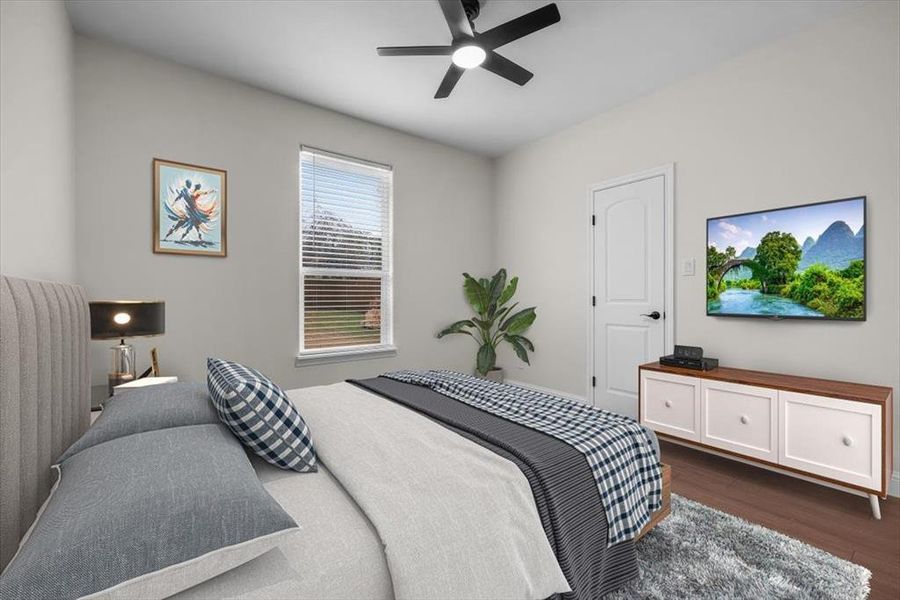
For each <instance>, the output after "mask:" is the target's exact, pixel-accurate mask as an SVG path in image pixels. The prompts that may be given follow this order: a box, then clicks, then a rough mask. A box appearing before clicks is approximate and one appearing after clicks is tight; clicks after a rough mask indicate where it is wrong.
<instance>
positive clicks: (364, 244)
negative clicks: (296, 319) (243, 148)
mask: <svg viewBox="0 0 900 600" xmlns="http://www.w3.org/2000/svg"><path fill="white" fill-rule="evenodd" d="M392 188H393V174H392V171H391V168H390V167H387V166H384V165H378V164H374V163H370V162H366V161H362V160H357V159H353V158H349V157H346V156H340V155H337V154H332V153H329V152H324V151H322V150H316V149H313V148H307V147H305V146H304V147H303V148H301V150H300V221H301V222H300V354H299V356H298V357H297V360H298V362H300V361H304V360H316V359H331V358H340V357H345V356H354V355H357V354H360V353H379V352H381V353H387V352H391V351H393V349H394V348H393V346H392V343H393V339H392V329H391V196H392Z"/></svg>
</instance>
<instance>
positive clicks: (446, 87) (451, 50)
mask: <svg viewBox="0 0 900 600" xmlns="http://www.w3.org/2000/svg"><path fill="white" fill-rule="evenodd" d="M438 4H440V5H441V11H443V13H444V18H445V19H446V20H447V25H448V26H449V27H450V33H451V34H452V35H453V43H452V44H450V45H449V46H382V47H380V48H378V49H377V51H378V55H379V56H449V57H450V60H451V61H452V64H451V65H450V68H449V69H447V74H446V75H444V79H443V81H441V85H440V86H439V87H438V90H437V92H436V93H435V95H434V97H435V98H446V97H447V96H449V95H450V92H451V91H453V87H454V86H455V85H456V82H457V81H459V78H460V77H462V74H463V72H464V71H465V70H466V69H474V68H475V67H481V68H482V69H487V70H488V71H490V72H491V73H494V74H496V75H499V76H500V77H503V78H504V79H508V80H510V81H512V82H513V83H517V84H518V85H525V84H526V83H528V81H529V80H530V79H531V78H532V77H534V73H532V72H531V71H529V70H527V69H524V68H522V67H520V66H519V65H517V64H516V63H514V62H513V61H511V60H509V59H507V58H504V57H502V56H500V55H499V54H497V52H495V50H496V49H497V48H499V47H500V46H503V45H504V44H508V43H510V42H512V41H514V40H517V39H519V38H522V37H525V36H526V35H529V34H531V33H534V32H535V31H539V30H541V29H543V28H544V27H549V26H550V25H553V24H554V23H558V22H559V9H557V8H556V4H548V5H547V6H544V7H542V8H539V9H537V10H534V11H531V12H530V13H528V14H526V15H522V16H521V17H518V18H516V19H513V20H512V21H507V22H506V23H504V24H503V25H498V26H497V27H494V28H493V29H489V30H487V31H485V32H482V33H478V32H476V31H475V18H476V17H478V13H479V12H480V10H481V3H480V2H479V0H438Z"/></svg>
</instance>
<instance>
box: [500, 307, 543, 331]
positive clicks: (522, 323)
mask: <svg viewBox="0 0 900 600" xmlns="http://www.w3.org/2000/svg"><path fill="white" fill-rule="evenodd" d="M536 318H537V314H536V313H535V312H534V307H533V306H532V307H529V308H525V309H523V310H520V311H519V312H517V313H515V314H514V315H512V316H510V317H508V318H507V319H506V321H504V322H503V323H502V324H501V325H500V329H501V330H502V331H505V332H506V333H508V334H510V335H519V334H520V333H524V332H525V330H526V329H528V328H529V327H531V324H532V323H534V320H535V319H536Z"/></svg>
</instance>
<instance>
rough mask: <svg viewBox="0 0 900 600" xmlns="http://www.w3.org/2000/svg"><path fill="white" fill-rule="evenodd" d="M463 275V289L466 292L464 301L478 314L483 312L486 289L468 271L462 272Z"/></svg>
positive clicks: (486, 303) (486, 301)
mask: <svg viewBox="0 0 900 600" xmlns="http://www.w3.org/2000/svg"><path fill="white" fill-rule="evenodd" d="M463 277H465V283H463V290H464V291H465V293H466V301H467V302H468V303H469V305H470V306H471V307H472V310H474V311H475V312H477V313H478V314H479V315H481V314H484V313H485V312H487V305H488V297H487V290H486V289H485V288H484V286H483V285H482V284H481V283H479V282H478V280H476V279H475V278H474V277H472V276H471V275H469V274H468V273H463ZM485 281H486V280H485Z"/></svg>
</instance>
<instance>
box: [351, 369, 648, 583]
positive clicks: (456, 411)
mask: <svg viewBox="0 0 900 600" xmlns="http://www.w3.org/2000/svg"><path fill="white" fill-rule="evenodd" d="M351 383H354V384H355V385H358V386H360V387H363V388H365V389H367V390H370V391H372V392H375V393H377V394H379V395H381V396H383V397H385V398H388V399H390V400H393V401H394V402H397V403H399V404H402V405H403V406H406V407H408V408H411V409H413V410H416V411H418V412H420V413H422V414H424V415H426V416H428V417H430V418H431V419H433V420H435V421H437V422H439V423H440V424H442V425H443V426H445V427H447V428H449V429H452V430H453V431H456V432H457V433H459V434H460V435H462V436H463V437H466V438H468V439H470V440H472V441H474V442H476V443H478V444H479V445H481V446H483V447H485V448H487V449H489V450H491V451H492V452H495V453H497V454H498V455H500V456H503V457H505V458H507V459H509V460H510V461H512V462H513V463H515V464H516V465H517V466H518V467H519V468H520V469H521V471H522V473H524V475H525V476H526V477H527V479H528V482H529V484H530V486H531V490H532V493H533V495H534V499H535V503H536V505H537V507H538V512H539V514H540V517H541V523H542V525H543V527H544V531H545V533H546V535H547V539H548V540H549V541H550V545H551V546H552V548H553V551H554V553H555V554H556V558H557V560H558V562H559V565H560V567H561V568H562V570H563V573H564V574H565V576H566V579H567V580H568V582H569V585H570V587H571V588H572V593H571V594H566V595H565V597H570V598H583V599H589V598H599V597H601V596H603V595H604V594H606V593H608V592H610V591H612V590H615V589H616V588H618V587H620V586H622V585H623V584H624V583H626V582H627V581H629V580H630V579H632V578H634V577H635V576H637V574H638V566H637V556H636V553H635V548H634V543H633V542H632V541H627V542H622V543H620V544H617V545H614V546H612V547H610V548H607V544H606V540H607V522H606V514H605V511H604V508H603V504H602V501H601V498H600V495H599V493H598V491H597V486H596V484H595V482H594V477H593V474H592V472H591V469H590V466H589V465H588V463H587V461H586V460H585V458H584V456H583V455H582V454H581V453H580V452H579V451H578V450H576V449H575V448H573V447H571V446H570V445H568V444H566V443H565V442H562V441H560V440H557V439H555V438H553V437H550V436H548V435H546V434H543V433H541V432H538V431H535V430H533V429H530V428H528V427H525V426H523V425H519V424H517V423H513V422H511V421H507V420H505V419H502V418H500V417H497V416H494V415H492V414H490V413H487V412H484V411H482V410H479V409H477V408H474V407H472V406H469V405H467V404H464V403H462V402H458V401H456V400H454V399H452V398H449V397H447V396H444V395H442V394H439V393H437V392H434V391H432V390H430V389H428V388H424V387H421V386H416V385H411V384H407V383H402V382H399V381H395V380H392V379H387V378H384V377H376V378H373V379H366V380H357V381H351Z"/></svg>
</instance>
